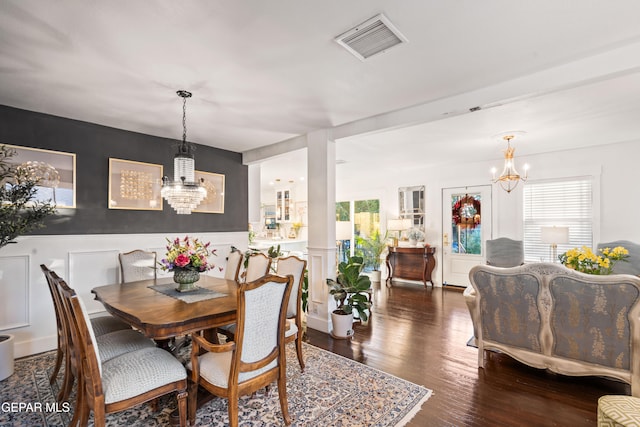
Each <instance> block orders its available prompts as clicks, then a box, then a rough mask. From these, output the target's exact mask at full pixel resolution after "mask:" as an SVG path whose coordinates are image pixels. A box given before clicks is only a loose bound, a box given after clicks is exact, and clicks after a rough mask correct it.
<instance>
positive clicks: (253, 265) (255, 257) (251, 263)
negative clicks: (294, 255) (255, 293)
mask: <svg viewBox="0 0 640 427" xmlns="http://www.w3.org/2000/svg"><path fill="white" fill-rule="evenodd" d="M270 265H271V258H269V257H268V256H266V255H265V254H263V253H255V254H251V255H250V256H249V259H248V260H247V269H246V271H245V273H246V274H245V277H244V280H245V282H253V281H255V280H258V279H259V278H260V277H262V276H264V275H266V274H267V273H269V266H270Z"/></svg>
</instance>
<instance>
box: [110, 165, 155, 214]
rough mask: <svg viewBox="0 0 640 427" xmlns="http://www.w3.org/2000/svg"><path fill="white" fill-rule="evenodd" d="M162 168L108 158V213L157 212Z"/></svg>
mask: <svg viewBox="0 0 640 427" xmlns="http://www.w3.org/2000/svg"><path fill="white" fill-rule="evenodd" d="M161 189H162V165H155V164H152V163H142V162H135V161H132V160H122V159H114V158H109V209H133V210H143V211H161V210H162V196H161V195H160V190H161Z"/></svg>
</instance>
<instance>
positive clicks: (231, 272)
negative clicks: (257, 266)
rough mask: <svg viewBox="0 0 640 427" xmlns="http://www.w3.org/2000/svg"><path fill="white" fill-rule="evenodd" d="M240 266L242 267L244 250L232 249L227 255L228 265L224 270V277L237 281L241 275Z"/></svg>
mask: <svg viewBox="0 0 640 427" xmlns="http://www.w3.org/2000/svg"><path fill="white" fill-rule="evenodd" d="M240 267H242V252H240V251H238V250H231V252H229V255H228V256H227V267H226V269H225V271H224V278H225V279H227V280H234V281H236V282H237V281H238V277H239V275H240Z"/></svg>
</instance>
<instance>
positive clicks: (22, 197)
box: [0, 145, 56, 248]
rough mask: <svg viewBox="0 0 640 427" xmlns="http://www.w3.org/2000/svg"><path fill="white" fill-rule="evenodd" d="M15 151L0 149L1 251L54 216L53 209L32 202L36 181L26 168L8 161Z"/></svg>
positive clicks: (54, 209)
mask: <svg viewBox="0 0 640 427" xmlns="http://www.w3.org/2000/svg"><path fill="white" fill-rule="evenodd" d="M15 155H16V152H15V150H13V149H12V148H10V147H7V146H6V145H0V182H2V183H3V184H2V185H0V248H2V247H3V246H6V245H8V244H9V243H15V238H16V237H18V236H20V235H22V234H25V233H28V232H30V231H33V230H35V229H38V228H42V227H44V219H45V218H46V217H48V216H49V215H52V214H54V213H55V212H56V207H55V205H54V204H53V203H52V202H51V201H49V202H42V201H38V200H36V199H35V197H36V192H37V191H38V189H37V185H38V180H37V179H35V180H34V179H33V178H31V176H32V175H31V174H30V171H29V168H28V166H27V167H23V166H17V167H16V166H14V165H12V164H11V163H10V162H9V159H10V158H11V157H13V156H15Z"/></svg>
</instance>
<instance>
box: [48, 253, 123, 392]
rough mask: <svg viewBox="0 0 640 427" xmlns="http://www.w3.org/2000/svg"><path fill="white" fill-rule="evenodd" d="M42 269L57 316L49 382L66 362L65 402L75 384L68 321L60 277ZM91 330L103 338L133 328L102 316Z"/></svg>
mask: <svg viewBox="0 0 640 427" xmlns="http://www.w3.org/2000/svg"><path fill="white" fill-rule="evenodd" d="M40 269H41V270H42V272H43V273H44V277H45V279H46V281H47V287H48V288H49V293H50V294H51V299H52V300H53V308H54V312H55V315H56V329H57V335H58V337H57V338H58V348H57V350H56V361H55V365H54V368H53V372H52V373H51V378H50V379H49V382H50V383H51V384H53V383H54V382H55V380H56V378H57V377H58V374H59V373H60V368H61V367H62V362H63V360H64V362H65V371H64V377H63V384H64V385H65V387H62V388H61V389H60V394H59V395H58V400H64V398H65V394H66V393H68V392H69V390H68V387H69V386H68V383H69V381H71V382H73V377H70V375H73V374H72V372H71V369H70V368H69V363H70V360H69V358H70V355H69V352H68V346H69V345H70V343H69V336H68V335H69V332H68V325H67V324H66V319H65V317H64V310H63V307H62V301H61V299H60V298H61V297H60V294H59V292H58V290H57V288H56V284H55V280H56V279H58V278H59V277H58V275H57V274H56V273H55V272H54V271H53V270H49V268H48V267H47V266H46V265H44V264H41V265H40ZM91 328H92V329H93V331H94V334H95V335H96V336H102V335H105V334H108V333H110V332H115V331H126V330H131V327H130V326H129V325H127V324H126V323H124V322H122V321H120V320H118V319H116V318H115V317H112V316H108V315H107V316H101V317H96V318H95V319H93V320H92V321H91Z"/></svg>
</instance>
